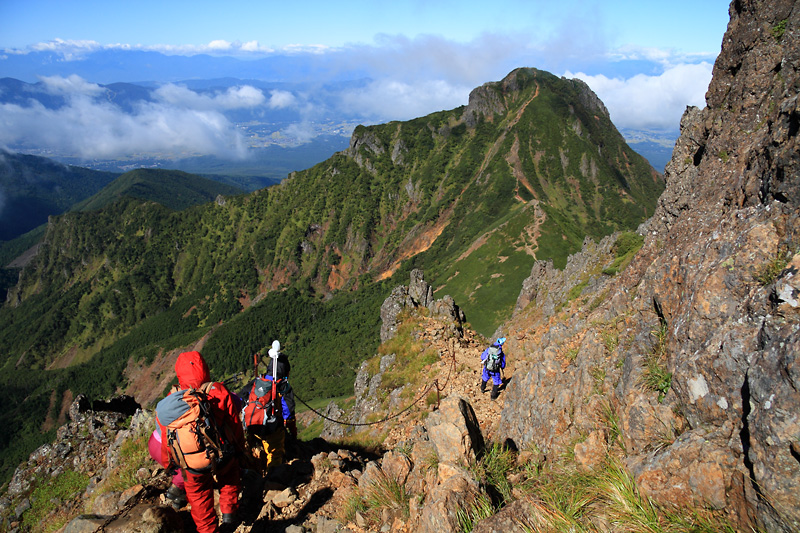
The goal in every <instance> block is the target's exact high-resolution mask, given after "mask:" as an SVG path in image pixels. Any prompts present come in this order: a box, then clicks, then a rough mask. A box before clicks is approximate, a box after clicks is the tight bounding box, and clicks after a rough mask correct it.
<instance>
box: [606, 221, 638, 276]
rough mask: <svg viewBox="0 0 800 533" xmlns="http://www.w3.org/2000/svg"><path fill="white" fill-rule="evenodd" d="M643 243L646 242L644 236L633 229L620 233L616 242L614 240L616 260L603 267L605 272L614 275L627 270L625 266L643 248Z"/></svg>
mask: <svg viewBox="0 0 800 533" xmlns="http://www.w3.org/2000/svg"><path fill="white" fill-rule="evenodd" d="M642 244H644V237H643V236H641V235H639V234H638V233H636V232H633V231H624V232H622V233H620V235H619V237H617V240H616V242H614V247H613V252H614V262H613V263H611V265H610V266H608V267H606V268H604V269H603V274H606V275H608V276H613V275H615V274H618V273H619V272H622V271H623V270H625V267H627V266H628V264H629V263H630V262H631V259H633V256H635V255H636V252H638V251H639V250H640V249H641V247H642Z"/></svg>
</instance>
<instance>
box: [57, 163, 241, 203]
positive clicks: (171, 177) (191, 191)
mask: <svg viewBox="0 0 800 533" xmlns="http://www.w3.org/2000/svg"><path fill="white" fill-rule="evenodd" d="M244 192H245V191H244V190H242V189H240V188H239V187H234V186H232V185H227V184H225V183H220V182H218V181H214V180H211V179H208V178H204V177H202V176H197V175H192V174H188V173H186V172H182V171H180V170H160V169H145V168H140V169H136V170H131V171H130V172H126V173H125V174H123V175H121V176H119V177H118V178H117V179H115V180H114V181H113V182H111V183H110V184H109V185H107V186H106V187H104V188H103V189H102V190H101V191H100V192H98V193H97V194H95V195H94V196H91V197H90V198H87V199H86V200H83V201H82V202H79V203H77V204H75V206H74V207H73V209H72V210H73V211H92V210H96V209H102V208H103V207H105V206H106V205H108V204H110V203H112V202H114V201H116V200H117V199H119V198H122V197H125V196H128V197H131V198H137V199H139V200H145V201H152V202H157V203H159V204H161V205H163V206H164V207H166V208H168V209H172V210H174V211H181V210H183V209H186V208H187V207H191V206H193V205H197V204H203V203H206V202H210V201H212V200H214V199H215V198H216V197H217V196H218V195H235V194H243V193H244Z"/></svg>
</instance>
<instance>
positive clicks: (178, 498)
mask: <svg viewBox="0 0 800 533" xmlns="http://www.w3.org/2000/svg"><path fill="white" fill-rule="evenodd" d="M164 496H165V497H166V498H167V500H169V502H170V505H172V508H173V509H175V510H176V511H179V510H180V509H181V508H183V507H185V506H186V504H187V503H189V500H187V499H186V490H184V489H181V488H179V487H178V486H177V485H170V486H169V489H167V492H165V493H164Z"/></svg>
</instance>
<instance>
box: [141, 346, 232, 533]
mask: <svg viewBox="0 0 800 533" xmlns="http://www.w3.org/2000/svg"><path fill="white" fill-rule="evenodd" d="M175 373H176V374H177V376H178V385H179V387H178V390H177V391H174V392H172V393H171V394H170V395H169V396H167V397H166V398H164V399H163V400H161V401H160V402H158V405H157V406H156V421H157V422H158V426H159V428H160V430H161V447H162V449H161V459H162V460H161V464H162V465H163V466H164V468H166V469H167V470H171V469H174V468H175V467H178V466H179V467H180V468H181V473H182V475H183V478H184V480H185V487H186V496H187V498H188V500H189V504H190V505H191V506H192V510H191V512H192V519H193V520H194V523H195V526H196V527H197V532H198V533H217V532H219V531H220V530H221V529H220V526H219V524H218V521H217V514H216V511H215V510H214V489H215V488H216V489H219V508H220V511H221V512H222V530H227V531H232V530H233V529H234V528H235V526H236V522H237V520H236V511H237V510H238V507H239V491H240V490H241V481H240V474H239V460H238V455H239V453H240V450H242V449H243V448H244V432H243V431H242V425H241V423H240V421H239V409H238V403H237V400H236V398H235V397H234V395H233V394H231V393H230V392H229V391H228V389H227V388H226V387H225V385H224V384H222V383H219V382H212V381H211V375H210V374H209V371H208V366H207V365H206V362H205V360H204V359H203V356H202V355H200V352H184V353H182V354H180V355H179V356H178V360H177V361H176V362H175Z"/></svg>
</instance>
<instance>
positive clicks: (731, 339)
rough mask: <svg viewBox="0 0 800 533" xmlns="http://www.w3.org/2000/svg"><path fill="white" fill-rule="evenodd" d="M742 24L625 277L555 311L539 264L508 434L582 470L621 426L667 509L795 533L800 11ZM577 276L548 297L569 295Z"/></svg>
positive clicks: (514, 345)
mask: <svg viewBox="0 0 800 533" xmlns="http://www.w3.org/2000/svg"><path fill="white" fill-rule="evenodd" d="M730 16H731V21H730V24H729V26H728V31H727V33H726V34H725V37H724V40H723V44H722V51H721V54H720V56H719V58H718V59H717V62H716V65H715V67H714V76H713V80H712V82H711V85H710V87H709V90H708V93H707V95H706V100H707V107H706V108H705V109H703V110H699V109H688V110H687V111H686V113H685V115H684V117H683V119H682V123H681V137H680V139H679V140H678V143H677V145H676V148H675V151H674V153H673V157H672V160H671V161H670V163H669V165H668V166H667V169H666V179H667V189H666V191H665V192H664V194H663V195H662V196H661V198H660V200H659V206H658V209H657V210H656V213H655V215H654V216H653V217H652V219H651V220H650V221H649V222H648V223H647V224H646V225H644V226H643V227H642V228H641V230H642V231H643V232H646V239H645V242H644V246H643V248H642V250H641V251H640V253H639V254H638V255H637V257H636V258H635V259H634V260H633V262H632V263H631V264H630V266H629V267H628V268H627V269H626V270H625V271H624V272H623V273H621V274H619V275H617V276H616V277H615V278H614V279H611V280H607V281H606V282H604V286H602V287H598V291H596V292H595V293H593V294H592V295H591V296H588V295H584V297H580V298H577V299H575V300H573V301H572V302H571V303H570V304H569V305H567V306H566V308H565V309H566V310H565V311H563V312H561V313H560V314H559V313H558V312H557V309H555V308H554V307H553V306H552V305H551V306H549V307H547V306H544V307H542V305H541V304H542V303H544V302H545V300H546V297H545V295H543V294H540V293H539V292H537V291H536V290H535V289H534V288H533V287H535V286H537V284H538V282H539V280H541V279H544V278H545V277H546V275H547V272H546V268H545V267H544V266H543V265H537V266H536V267H534V273H533V276H532V278H531V279H530V280H528V281H527V282H526V284H527V288H526V291H523V294H522V295H521V297H520V302H519V303H518V312H517V315H516V316H515V318H514V319H513V320H512V321H511V322H510V323H508V324H506V325H505V327H504V330H505V331H506V332H507V333H508V334H509V337H510V342H509V351H510V352H511V353H517V354H524V355H523V359H524V362H521V363H520V364H521V365H524V366H526V371H525V372H524V374H523V373H522V372H519V371H518V373H517V375H516V377H515V379H514V380H513V381H512V383H511V384H510V386H509V390H508V394H509V401H508V402H507V403H506V407H505V409H504V412H503V421H502V424H501V432H502V433H504V434H505V435H507V436H508V437H509V438H512V439H513V440H515V441H517V442H518V444H525V443H535V444H537V445H538V446H540V447H541V448H543V449H545V450H557V449H564V448H567V449H570V450H573V451H574V452H575V454H576V458H580V457H581V456H582V454H584V452H586V448H587V446H586V444H585V443H594V444H593V445H594V446H595V447H608V446H610V445H612V442H611V441H612V439H613V436H614V434H615V429H619V430H620V431H621V438H622V440H623V442H624V450H625V451H626V464H627V466H628V468H629V469H630V470H631V471H632V472H633V473H634V474H635V476H636V479H637V481H638V483H639V485H640V487H641V488H642V489H644V490H645V491H646V492H647V493H648V494H649V495H651V496H652V497H654V498H655V499H656V500H657V501H661V502H664V503H670V504H683V503H687V504H699V505H701V506H705V507H710V508H715V509H726V510H727V511H728V512H729V513H730V515H731V517H732V518H733V519H734V520H735V521H736V522H737V523H739V524H740V525H742V526H743V527H744V526H746V525H750V524H752V525H758V526H760V527H763V528H766V529H767V530H770V531H796V530H798V529H800V511H799V510H798V505H797V502H798V494H800V453H798V452H799V451H800V444H798V442H800V419H798V413H800V392H798V391H800V372H798V361H797V357H798V353H800V334H799V333H798V331H800V314H798V301H797V294H798V290H800V280H798V277H797V273H798V268H800V255H798V252H800V224H798V215H799V214H800V211H799V210H798V207H800V190H799V189H800V167H799V165H800V151H799V148H800V147H798V139H797V132H798V126H800V108H798V88H800V78H799V77H798V68H800V63H799V62H800V40H799V39H798V34H797V32H798V27H799V26H800V6H798V4H797V3H796V2H794V1H791V0H775V1H758V0H735V1H734V2H733V3H732V4H731V7H730ZM597 257H598V259H597V260H598V261H600V262H602V261H603V260H604V259H603V257H602V255H598V256H597ZM606 260H607V258H606ZM569 270H570V267H568V268H567V269H566V271H565V274H563V275H562V277H561V278H559V280H560V281H558V282H557V283H556V284H555V285H554V284H553V282H552V281H551V283H550V284H549V285H548V287H549V291H548V294H553V293H554V291H555V290H556V288H557V287H558V283H561V286H562V288H564V287H565V288H567V289H568V288H569V287H570V286H574V283H575V281H574V280H573V281H570V280H569V279H568V278H567V276H566V273H568V272H569ZM599 296H602V298H600V297H599ZM562 301H563V300H562ZM526 304H527V305H526ZM522 307H524V309H521V308H522ZM576 442H577V443H579V445H576Z"/></svg>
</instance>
